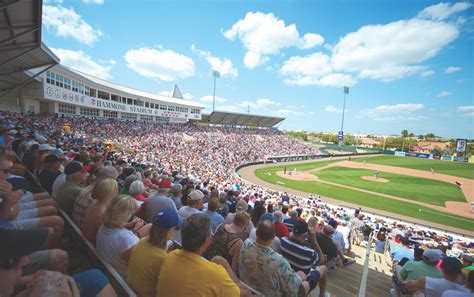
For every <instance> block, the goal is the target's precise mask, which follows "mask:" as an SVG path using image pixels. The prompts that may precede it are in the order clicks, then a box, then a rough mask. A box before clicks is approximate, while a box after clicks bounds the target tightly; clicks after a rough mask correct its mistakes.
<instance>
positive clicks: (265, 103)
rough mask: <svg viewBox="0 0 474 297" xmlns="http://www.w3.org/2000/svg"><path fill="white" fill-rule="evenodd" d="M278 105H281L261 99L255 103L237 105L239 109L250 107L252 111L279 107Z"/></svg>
mask: <svg viewBox="0 0 474 297" xmlns="http://www.w3.org/2000/svg"><path fill="white" fill-rule="evenodd" d="M280 105H281V104H280V103H278V102H275V101H272V100H270V99H267V98H261V99H258V100H256V101H244V102H242V103H240V104H239V106H240V107H244V108H247V107H250V108H253V109H260V108H265V107H269V106H280Z"/></svg>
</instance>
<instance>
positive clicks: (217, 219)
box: [204, 198, 225, 234]
mask: <svg viewBox="0 0 474 297" xmlns="http://www.w3.org/2000/svg"><path fill="white" fill-rule="evenodd" d="M218 206H219V201H218V200H217V199H215V198H213V199H211V200H209V202H208V204H207V210H206V211H204V213H205V214H206V215H207V216H208V217H209V218H210V219H211V232H212V234H214V233H215V232H216V229H217V227H218V226H219V225H220V224H222V223H224V222H225V221H224V218H223V217H222V216H221V215H220V214H218V213H217V212H216V210H217V207H218Z"/></svg>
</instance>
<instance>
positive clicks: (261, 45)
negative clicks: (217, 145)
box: [43, 0, 474, 138]
mask: <svg viewBox="0 0 474 297" xmlns="http://www.w3.org/2000/svg"><path fill="white" fill-rule="evenodd" d="M275 2H277V3H275ZM43 41H44V42H45V43H46V44H47V45H48V46H49V47H50V48H52V49H53V51H54V52H55V53H56V54H57V55H58V56H59V57H60V58H61V63H62V64H64V65H66V66H70V67H73V68H76V69H78V70H82V71H85V72H87V73H89V74H92V75H96V76H98V77H101V78H104V79H106V80H109V81H112V82H115V83H119V84H123V85H126V86H129V87H134V88H138V89H142V90H145V91H149V92H153V93H162V94H166V93H167V92H169V91H170V90H171V89H172V87H173V85H174V84H175V83H176V84H178V85H179V87H180V89H181V91H182V92H183V94H185V97H186V98H188V99H190V100H195V101H199V102H200V103H201V104H203V105H204V106H206V110H205V112H210V111H211V108H212V91H213V78H212V76H211V71H212V69H216V70H219V71H220V72H221V77H220V78H219V79H218V80H217V88H216V96H217V103H216V109H217V110H227V111H235V112H244V113H245V112H247V110H248V108H250V113H254V114H264V115H275V116H283V117H286V120H285V121H284V122H283V123H282V124H281V125H280V128H286V129H293V130H307V131H326V132H329V131H333V132H336V131H338V130H339V129H340V124H341V110H342V105H343V86H344V85H348V86H350V93H349V95H348V96H347V103H346V117H345V124H344V130H345V131H346V133H357V132H359V131H360V133H364V134H374V133H375V134H399V133H400V131H401V130H403V129H408V130H409V131H410V132H413V133H415V134H426V133H435V134H436V135H441V136H445V137H453V138H455V137H467V138H474V84H473V79H474V76H473V74H474V71H473V70H474V60H473V58H474V56H473V53H474V7H473V5H472V4H471V3H470V2H436V1H413V0H401V1H400V0H398V1H375V0H371V1H337V0H336V1H335V0H331V1H329V0H326V1H253V2H250V1H151V0H148V1H142V0H135V1H131V0H129V1H125V0H113V1H112V0H82V1H79V0H74V1H72V0H62V1H60V0H45V1H44V5H43Z"/></svg>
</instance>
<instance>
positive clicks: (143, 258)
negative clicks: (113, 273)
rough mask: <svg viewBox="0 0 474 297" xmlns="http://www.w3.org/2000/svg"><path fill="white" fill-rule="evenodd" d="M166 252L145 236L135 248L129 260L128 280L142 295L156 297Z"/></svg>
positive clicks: (143, 296) (142, 296) (141, 296)
mask: <svg viewBox="0 0 474 297" xmlns="http://www.w3.org/2000/svg"><path fill="white" fill-rule="evenodd" d="M166 256H167V254H166V252H165V251H164V250H163V249H161V248H159V247H156V246H153V245H151V244H150V243H149V242H148V237H145V238H143V239H142V240H140V242H139V243H138V244H137V245H136V246H135V248H133V250H132V255H131V256H130V261H129V262H128V278H127V282H128V284H129V285H130V287H131V288H132V289H133V290H135V292H136V293H137V294H138V295H139V296H140V297H155V295H156V286H157V285H158V277H159V276H160V270H161V265H162V264H163V262H164V261H165V259H166Z"/></svg>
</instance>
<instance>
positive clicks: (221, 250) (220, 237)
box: [206, 212, 250, 274]
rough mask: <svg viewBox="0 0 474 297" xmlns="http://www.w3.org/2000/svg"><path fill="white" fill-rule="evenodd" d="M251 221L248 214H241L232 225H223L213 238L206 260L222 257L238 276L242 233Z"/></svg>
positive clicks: (238, 214)
mask: <svg viewBox="0 0 474 297" xmlns="http://www.w3.org/2000/svg"><path fill="white" fill-rule="evenodd" d="M249 220H250V215H249V214H247V213H246V212H239V213H237V214H236V215H235V216H234V220H233V221H232V223H231V224H222V225H220V226H219V228H217V230H216V233H215V234H214V236H213V240H212V245H211V246H210V248H209V250H208V251H207V253H206V258H208V259H212V258H213V257H215V256H221V257H223V258H224V259H226V260H227V262H228V263H229V265H230V266H231V267H232V270H233V271H234V272H235V273H236V274H238V260H239V255H240V249H241V247H242V244H243V240H242V237H241V236H240V233H242V232H244V230H245V228H246V227H247V225H248V223H249Z"/></svg>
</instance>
